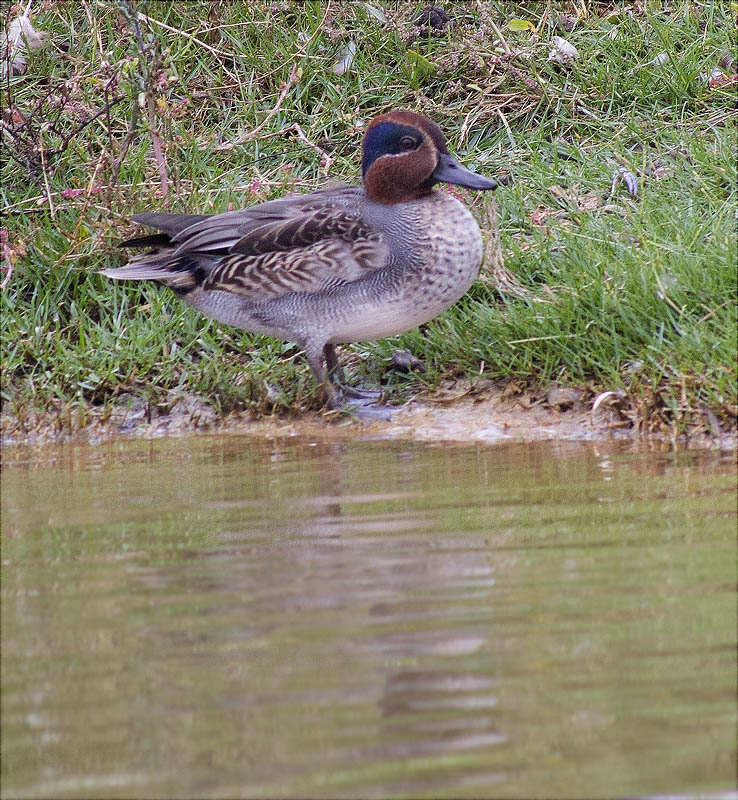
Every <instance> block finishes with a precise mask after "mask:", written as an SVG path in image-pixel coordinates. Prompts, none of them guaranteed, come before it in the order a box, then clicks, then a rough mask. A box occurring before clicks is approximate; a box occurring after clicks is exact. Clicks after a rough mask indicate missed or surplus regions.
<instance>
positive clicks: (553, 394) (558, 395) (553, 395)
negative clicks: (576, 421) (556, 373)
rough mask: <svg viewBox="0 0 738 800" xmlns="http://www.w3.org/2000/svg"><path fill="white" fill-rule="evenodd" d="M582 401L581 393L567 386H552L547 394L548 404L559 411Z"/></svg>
mask: <svg viewBox="0 0 738 800" xmlns="http://www.w3.org/2000/svg"><path fill="white" fill-rule="evenodd" d="M581 399H582V394H581V392H579V391H578V390H577V389H571V388H569V387H566V386H556V385H554V386H551V387H550V388H549V390H548V392H547V393H546V403H547V404H548V405H549V406H552V407H553V408H558V409H559V411H563V410H564V409H566V408H570V407H571V406H573V405H574V404H575V403H578V402H579V401H580V400H581Z"/></svg>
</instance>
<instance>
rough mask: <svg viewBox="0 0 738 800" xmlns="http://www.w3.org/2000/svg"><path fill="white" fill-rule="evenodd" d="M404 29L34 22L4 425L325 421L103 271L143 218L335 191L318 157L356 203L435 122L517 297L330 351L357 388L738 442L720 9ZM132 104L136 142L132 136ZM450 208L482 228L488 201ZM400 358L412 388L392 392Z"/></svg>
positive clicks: (725, 65) (265, 364) (290, 388)
mask: <svg viewBox="0 0 738 800" xmlns="http://www.w3.org/2000/svg"><path fill="white" fill-rule="evenodd" d="M119 5H121V4H119ZM121 7H123V8H124V10H125V3H122V5H121ZM421 7H422V4H421V3H393V2H392V3H390V2H379V0H374V1H373V2H371V3H352V4H349V3H333V4H330V5H326V4H318V3H305V4H302V3H301V4H296V3H294V4H293V3H284V2H283V3H262V4H257V3H254V2H249V3H243V4H241V3H223V2H210V3H197V4H193V3H184V2H157V3H148V4H146V3H139V6H138V10H139V11H141V12H143V13H145V14H146V15H148V16H149V17H150V19H151V20H156V23H155V22H149V23H148V24H146V23H141V30H142V33H143V46H144V47H145V48H146V51H145V53H144V56H142V55H141V52H140V48H139V45H138V44H137V41H136V38H135V36H134V34H133V32H132V30H131V27H130V25H129V24H128V23H127V22H126V19H125V17H124V15H122V14H121V13H120V12H119V9H118V6H117V5H114V4H111V3H104V2H92V1H90V2H87V3H79V4H78V3H63V2H54V0H45V2H43V3H42V4H40V6H39V7H38V10H37V14H36V16H35V17H34V24H35V25H36V27H37V28H38V29H40V30H43V31H45V32H47V34H48V39H47V41H48V44H47V46H46V47H45V48H43V49H42V50H40V51H38V52H36V53H32V54H30V56H29V59H28V62H29V64H28V71H27V72H26V74H25V75H21V76H14V77H11V78H9V79H3V86H2V94H3V103H2V105H3V109H4V116H3V122H4V123H5V126H6V127H5V133H4V135H3V139H2V146H3V159H2V182H1V187H0V195H1V196H2V203H3V206H4V222H3V225H4V227H5V231H4V240H5V241H4V244H3V248H4V256H5V258H6V261H5V266H6V267H7V265H8V263H11V262H12V263H13V264H14V271H13V274H12V275H11V276H10V278H9V280H8V281H7V285H6V286H5V288H4V289H3V290H2V293H1V296H0V304H1V306H0V312H1V314H2V356H3V376H2V387H1V391H2V399H3V405H4V410H5V411H6V412H7V414H8V415H9V416H10V418H12V419H13V420H14V422H13V424H14V425H20V426H21V428H22V427H23V426H24V425H26V426H27V424H26V422H24V421H25V420H27V419H28V418H29V415H32V414H33V413H37V412H44V411H49V410H55V411H60V410H61V411H64V412H65V413H66V417H65V418H66V419H71V416H70V415H75V419H77V420H79V419H81V420H85V419H87V418H88V417H89V416H90V415H92V416H94V415H96V414H98V415H99V414H102V415H105V414H106V413H107V412H108V411H109V409H110V408H111V407H112V406H113V405H114V404H115V403H116V402H119V399H120V396H121V395H123V396H124V397H130V396H133V397H134V398H143V399H145V400H146V402H148V403H150V404H152V403H153V404H155V405H157V406H159V407H160V408H162V409H164V410H166V409H168V408H170V407H171V406H172V405H173V404H174V403H176V401H177V400H178V399H179V398H180V397H182V396H185V395H191V394H194V395H197V396H200V397H203V398H206V399H207V400H208V401H209V402H210V403H212V404H213V406H214V407H215V409H216V411H217V412H218V413H227V412H229V411H231V410H239V409H251V410H252V411H253V413H257V414H261V413H271V412H274V411H276V412H280V413H284V412H299V411H302V410H305V409H309V408H313V409H315V408H319V407H320V395H319V393H318V392H317V390H316V387H315V386H314V383H313V378H312V376H311V374H310V372H309V369H308V367H307V364H306V363H305V361H304V360H303V359H302V358H301V354H300V353H299V351H298V350H297V348H296V347H295V346H294V345H293V344H291V343H284V342H279V341H275V340H272V339H267V338H265V337H259V336H255V335H252V334H249V333H246V332H243V331H239V330H235V329H232V328H228V327H227V326H221V325H218V324H216V323H214V322H211V321H209V320H207V319H205V318H203V317H202V316H200V315H199V314H198V313H197V312H195V311H192V310H191V309H188V308H186V307H185V306H184V305H183V304H182V303H181V302H180V301H179V300H178V299H177V298H176V297H175V296H174V295H173V294H171V293H169V292H168V291H166V290H164V289H161V288H159V287H156V286H153V285H145V286H140V285H120V284H115V283H113V282H110V281H108V280H107V279H105V278H102V277H101V276H99V275H98V274H97V270H99V269H101V268H103V267H108V266H115V265H119V264H121V263H123V261H124V258H123V257H122V256H121V254H120V253H119V251H118V250H117V249H116V246H115V245H116V243H117V242H118V241H120V239H121V238H123V237H125V236H126V235H127V234H129V233H130V232H132V231H133V230H134V226H132V225H131V224H130V223H129V221H128V218H129V216H130V215H131V214H134V213H136V212H137V211H140V210H143V209H151V210H157V209H166V208H169V209H170V210H172V211H181V212H185V211H188V212H201V211H208V210H211V211H213V212H218V211H223V210H227V209H228V208H229V207H231V206H233V207H239V206H241V205H248V204H251V203H256V202H262V201H264V200H268V199H271V198H273V197H279V196H281V195H283V194H285V193H286V192H290V191H298V192H305V191H311V190H314V189H316V188H319V187H320V186H321V185H322V184H323V183H324V182H325V180H326V170H325V168H324V166H325V163H326V161H325V159H323V158H321V152H322V153H324V154H325V155H326V156H327V157H329V158H330V159H331V164H330V170H329V171H330V178H331V179H337V180H348V181H351V182H355V181H356V180H357V176H358V152H359V147H360V141H361V130H362V127H363V125H364V124H365V123H366V121H367V120H369V119H371V117H372V116H374V115H375V114H377V113H381V112H384V111H386V110H388V109H391V108H393V107H403V108H411V109H414V110H418V111H421V112H423V113H426V114H427V115H428V116H430V117H431V118H433V119H434V120H435V121H436V122H438V124H439V125H440V126H441V127H442V129H443V130H444V131H445V132H446V134H447V136H448V139H449V145H450V149H451V150H452V151H453V152H455V153H457V154H458V155H459V156H460V157H461V160H462V161H464V162H465V163H466V164H467V165H468V166H470V167H471V168H472V169H478V170H480V171H481V172H483V173H485V174H490V175H495V176H497V177H502V178H506V179H507V180H508V181H509V182H508V183H507V185H505V186H503V187H501V188H500V189H499V190H498V192H497V201H498V203H499V218H500V239H501V245H502V250H503V253H504V256H505V266H506V267H507V269H508V270H509V271H510V272H511V273H513V275H514V276H516V278H517V280H518V282H519V283H520V284H521V285H522V286H523V287H524V289H525V290H527V291H526V292H525V293H523V294H520V295H517V294H509V293H506V292H503V291H498V289H497V288H496V287H495V285H494V282H492V283H490V282H481V281H480V282H479V283H478V284H476V285H475V286H474V287H473V288H472V290H471V292H470V293H469V294H468V295H467V296H466V297H465V298H464V299H463V300H462V301H461V302H460V303H458V304H457V305H456V306H454V307H453V308H452V309H450V310H449V311H447V312H446V313H445V314H443V315H442V316H441V317H439V318H438V319H436V320H434V321H433V322H431V323H429V324H428V325H425V326H423V328H422V330H417V331H411V332H409V333H407V334H405V335H403V336H400V337H395V338H394V339H391V340H385V341H381V342H376V343H360V344H357V345H353V346H351V347H347V348H344V360H347V361H348V363H349V364H350V365H351V369H352V370H353V371H354V372H359V373H361V374H362V375H364V376H366V377H368V378H369V379H372V380H374V381H378V380H379V379H380V378H382V380H383V381H384V383H385V385H386V387H387V393H388V394H389V397H390V400H391V401H399V400H401V399H403V398H404V397H406V396H408V395H409V394H412V393H413V392H416V391H417V390H418V388H421V387H425V388H427V389H433V388H434V387H436V386H437V385H438V384H439V382H440V381H442V380H444V379H448V378H454V377H458V376H460V375H472V374H473V375H482V376H484V377H487V378H490V379H492V380H494V381H501V382H503V383H508V384H509V383H510V382H511V381H514V382H518V383H519V384H520V385H521V386H525V387H528V389H530V390H531V391H534V392H535V391H545V388H546V387H547V386H548V385H549V384H550V383H551V382H553V381H555V382H558V383H561V384H565V385H573V386H577V387H584V388H585V390H586V391H587V392H588V393H589V395H594V394H595V393H597V392H599V391H602V390H622V392H621V397H622V398H624V399H623V405H622V413H623V414H624V415H625V416H626V417H627V418H629V419H630V420H631V421H632V422H633V423H634V424H638V425H639V426H641V427H642V428H646V429H655V428H664V427H666V428H668V429H669V430H671V431H672V433H673V432H674V431H677V432H689V431H690V430H695V429H697V428H700V427H709V428H710V429H712V430H713V431H715V429H716V426H717V427H720V428H721V429H723V430H725V429H735V425H736V413H737V411H738V398H737V396H736V339H737V336H738V332H737V331H736V300H737V299H738V298H737V297H736V295H737V294H738V292H737V289H736V110H735V108H736V107H735V101H736V83H735V82H732V83H731V82H730V81H725V80H724V79H721V78H720V77H719V76H717V77H714V78H713V80H712V81H710V80H709V79H706V77H705V76H709V75H710V73H711V71H712V70H714V69H716V68H719V69H722V70H723V72H725V73H726V74H727V75H730V74H734V73H735V71H736V67H735V61H733V62H732V65H731V64H730V63H729V60H730V58H732V57H733V56H734V54H735V49H736V9H735V4H730V3H693V2H689V3H688V2H675V3H667V4H662V3H644V4H640V5H639V6H637V7H629V8H630V10H627V9H625V8H624V7H623V6H619V5H613V6H611V7H609V6H607V5H605V4H590V5H589V7H588V8H587V4H583V3H577V4H574V3H572V4H566V5H561V6H558V7H557V8H558V10H556V11H552V9H551V4H546V3H540V4H535V3H502V2H500V3H493V2H489V3H476V4H471V3H470V4H456V5H451V4H449V6H448V8H447V10H448V12H449V15H450V16H451V17H452V25H451V26H450V27H449V28H448V29H447V30H445V31H440V32H437V33H436V35H431V33H430V32H429V29H428V28H427V27H426V28H423V27H422V26H414V25H413V19H414V18H415V16H416V15H417V13H418V11H419V9H420V8H421ZM584 10H586V11H587V13H586V14H585V13H584ZM577 14H578V16H577ZM562 15H564V16H567V15H568V17H569V18H568V19H564V18H563V17H562ZM382 17H383V18H384V20H385V21H382V19H381V18H382ZM514 18H517V19H525V20H528V21H530V22H531V23H532V24H533V26H535V28H536V30H535V32H534V33H531V32H530V31H529V30H522V31H515V30H513V29H512V28H511V27H510V26H509V25H508V23H509V21H510V20H511V19H514ZM573 22H575V25H574V29H573V30H571V31H567V30H565V28H568V27H571V23H573ZM164 26H167V27H164ZM172 29H173V30H172ZM554 35H558V36H563V37H565V38H566V39H567V40H568V41H569V42H571V43H572V44H573V45H575V46H576V48H577V49H578V52H579V58H578V59H577V60H576V61H575V62H574V63H573V64H572V65H570V66H568V67H561V66H558V65H556V64H554V63H552V62H551V61H549V60H548V54H549V51H550V50H551V38H552V37H553V36H554ZM349 41H350V42H353V43H355V44H356V45H357V51H356V55H355V58H354V61H353V63H352V64H351V66H350V68H349V69H348V71H347V72H346V73H345V74H344V75H341V76H339V75H336V74H334V72H333V71H332V65H333V64H334V63H335V62H336V61H337V60H339V59H340V58H341V54H342V52H343V50H344V48H345V46H346V44H347V43H348V42H349ZM660 54H665V55H660ZM731 54H733V56H731ZM720 64H722V66H719V65H720ZM294 67H298V68H299V72H298V73H296V74H295V76H294V85H292V86H291V87H290V88H289V91H287V93H286V94H285V96H284V99H283V101H282V102H281V105H280V106H279V108H278V109H277V110H276V112H275V113H273V114H272V115H271V116H270V112H272V111H273V110H274V109H275V107H276V106H277V105H278V100H279V96H280V92H281V90H282V88H283V87H284V86H285V84H286V83H287V82H288V80H289V77H290V74H291V72H292V70H293V68H294ZM147 99H148V100H150V101H151V102H152V103H153V106H152V108H154V109H155V115H154V116H153V117H152V118H149V116H148V115H147V113H146V111H145V110H144V109H142V110H141V112H140V114H138V113H137V112H134V110H133V109H134V107H135V106H136V104H137V103H138V102H139V100H142V101H145V100H147ZM115 100H117V102H112V101H115ZM98 112H102V113H100V115H99V116H97V117H95V115H96V114H98ZM132 119H133V122H134V123H135V127H134V125H133V124H132V122H131V120H132ZM151 119H153V120H154V126H155V127H156V129H157V132H158V134H159V135H160V137H161V141H162V148H163V162H164V165H165V167H166V171H167V176H168V179H169V181H170V183H171V186H170V194H169V196H168V197H164V196H163V193H162V185H161V177H160V170H159V169H158V166H157V164H156V162H155V159H154V158H152V135H151V129H150V127H151ZM294 123H297V124H298V125H299V126H300V128H301V130H302V131H303V132H304V134H305V137H306V139H307V142H305V141H303V140H301V139H300V138H299V137H298V136H296V135H295V131H294V129H292V128H290V126H292V125H293V124H294ZM260 125H261V127H260V128H259V129H258V131H257V133H256V135H255V136H253V137H252V138H250V139H248V140H247V141H246V142H245V143H244V144H242V145H240V146H238V147H234V148H233V149H230V150H227V151H225V152H218V151H215V149H214V147H215V145H217V144H218V143H219V142H229V141H232V140H234V139H236V138H237V137H239V136H241V135H243V134H244V133H246V132H251V131H253V130H254V129H256V128H257V126H260ZM285 129H287V130H285ZM129 134H130V135H129ZM127 140H128V142H127ZM127 143H128V146H127V147H126V144H127ZM55 151H56V152H55ZM619 167H624V168H626V169H627V170H628V171H629V172H630V173H632V174H633V175H634V176H635V177H636V178H637V179H638V184H639V192H638V195H637V196H632V195H630V194H629V193H628V191H627V188H626V186H625V185H624V183H620V184H618V185H617V186H616V187H615V190H614V192H613V193H612V195H611V183H612V179H613V174H614V173H615V171H616V170H617V169H618V168H619ZM116 173H117V174H116ZM465 200H466V202H467V203H469V205H470V206H471V207H472V210H473V211H474V212H475V213H476V214H477V215H478V218H479V220H480V223H481V224H482V226H483V229H484V220H485V219H486V218H487V216H486V211H487V208H486V206H485V204H486V203H488V202H489V200H487V199H486V198H485V197H482V196H480V195H473V194H471V193H469V194H467V195H465ZM483 232H485V233H488V231H484V230H483ZM4 274H5V273H4ZM398 346H399V347H404V348H406V349H408V350H410V351H412V352H413V353H414V354H415V355H416V356H418V357H419V358H421V359H422V360H423V361H424V363H425V367H426V372H425V373H423V374H422V375H418V374H413V375H410V376H402V375H399V374H396V373H393V372H385V370H386V368H387V366H388V364H389V362H390V359H391V355H392V352H393V351H394V349H395V348H397V347H398ZM347 355H348V358H346V356H347ZM70 424H71V423H70Z"/></svg>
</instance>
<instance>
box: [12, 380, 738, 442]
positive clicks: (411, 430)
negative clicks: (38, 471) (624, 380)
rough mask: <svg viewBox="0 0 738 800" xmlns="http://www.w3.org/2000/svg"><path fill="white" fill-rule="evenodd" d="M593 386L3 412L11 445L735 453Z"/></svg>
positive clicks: (460, 384) (719, 438)
mask: <svg viewBox="0 0 738 800" xmlns="http://www.w3.org/2000/svg"><path fill="white" fill-rule="evenodd" d="M585 395H586V393H585V392H582V391H579V390H573V389H569V388H563V387H557V386H551V387H549V388H548V390H547V391H545V392H544V393H539V394H538V395H536V394H529V393H527V392H525V391H520V392H516V391H511V390H510V384H508V385H507V386H504V387H502V386H492V387H490V386H484V388H483V390H480V388H479V385H478V384H474V383H472V382H464V381H457V382H455V383H454V384H453V385H449V386H447V387H444V388H441V389H439V390H438V391H436V392H433V393H425V394H422V395H419V396H417V397H416V398H414V399H413V400H411V401H410V402H408V403H406V404H405V405H402V406H394V407H392V416H391V419H390V420H389V421H384V420H382V421H371V422H367V421H365V420H359V419H356V418H354V417H351V416H348V415H346V414H341V413H338V412H334V411H322V412H307V413H304V414H300V415H295V414H289V415H287V414H282V415H280V414H277V413H275V414H273V415H271V416H261V417H256V415H255V414H253V413H252V412H250V411H242V412H234V413H230V414H227V415H225V416H219V415H218V414H217V413H216V411H215V409H214V408H213V406H212V405H211V404H210V403H209V402H207V401H205V400H203V399H201V398H198V397H195V396H187V397H183V398H181V399H180V400H179V401H178V402H176V403H175V404H174V406H173V407H172V408H171V409H169V410H167V411H166V413H162V412H161V411H160V410H159V409H157V408H156V407H153V406H150V405H148V404H147V403H146V402H145V401H144V400H142V399H141V398H134V397H122V398H119V401H118V403H117V404H116V405H114V406H112V407H108V408H106V409H95V408H91V409H90V408H88V409H85V410H80V409H75V410H72V411H59V410H46V411H40V412H31V413H28V414H26V415H25V416H24V417H23V419H20V418H18V417H17V416H15V415H13V414H12V413H8V412H6V411H4V412H3V414H2V415H0V431H1V432H2V441H3V445H6V446H7V445H24V444H47V443H49V444H51V443H58V442H66V441H80V442H90V443H96V442H103V441H108V440H110V439H116V438H130V437H135V438H151V437H160V436H187V435H191V434H193V433H208V434H219V433H249V434H254V435H257V436H307V437H315V438H324V437H330V438H334V439H335V438H338V439H352V438H372V439H375V438H376V439H414V440H417V441H429V442H430V441H432V442H482V443H488V444H489V443H495V442H501V441H543V440H604V439H613V438H617V439H632V440H634V441H653V442H659V443H661V444H663V445H666V446H671V447H678V448H684V447H700V448H705V447H708V448H712V449H736V447H737V446H738V437H737V436H736V431H735V430H732V431H727V432H726V431H723V430H720V428H719V427H718V428H717V429H715V425H714V424H713V426H712V427H711V426H710V424H709V422H705V423H701V424H696V425H694V426H692V428H691V429H690V430H688V432H687V433H686V434H685V433H683V432H679V431H676V430H674V429H668V428H666V427H665V426H664V427H662V429H660V430H659V429H657V430H646V428H645V426H643V425H639V424H638V422H637V421H635V422H634V420H633V418H632V417H629V416H628V413H627V409H625V408H624V407H623V403H622V397H621V396H619V395H618V394H617V393H615V392H604V393H602V394H600V395H597V396H595V395H591V396H590V397H586V399H585Z"/></svg>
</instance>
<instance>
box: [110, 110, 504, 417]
mask: <svg viewBox="0 0 738 800" xmlns="http://www.w3.org/2000/svg"><path fill="white" fill-rule="evenodd" d="M361 171H362V184H361V185H360V186H353V185H341V186H338V187H335V188H327V189H323V190H319V191H315V192H312V193H309V194H304V195H297V196H291V197H285V198H279V199H275V200H270V201H268V202H265V203H261V204H259V205H254V206H250V207H248V208H244V209H241V210H235V211H228V212H226V213H221V214H208V215H203V214H170V213H142V214H137V215H135V216H133V217H132V219H133V221H134V222H136V223H139V224H141V225H144V226H146V227H148V228H151V229H154V230H155V231H157V233H147V234H145V235H142V236H137V237H135V238H133V239H128V240H126V241H123V242H121V243H120V246H121V247H123V248H148V250H147V252H145V253H142V254H138V255H136V256H134V257H133V258H131V259H130V260H129V261H128V263H127V264H126V265H124V266H122V267H119V268H115V269H104V270H101V272H102V274H103V275H105V276H107V277H108V278H111V279H114V280H132V281H155V282H157V283H159V284H163V285H164V286H166V287H168V288H169V289H171V290H172V291H173V292H174V293H175V294H177V295H179V297H180V298H181V299H182V300H183V301H184V302H185V303H187V304H188V305H191V306H193V307H194V308H196V309H198V310H199V311H200V312H202V313H203V314H205V315H206V316H208V317H210V318H212V319H214V320H217V321H219V322H221V323H225V324H226V325H232V326H235V327H236V328H242V329H244V330H247V331H251V332H253V333H257V334H265V335H267V336H272V337H276V338H279V339H283V340H286V341H290V342H296V343H297V344H298V345H299V346H300V347H301V348H302V349H303V351H304V353H305V356H306V358H307V361H308V363H309V365H310V367H311V369H312V372H313V373H314V375H315V378H316V380H317V382H318V384H319V385H320V386H322V387H323V390H324V395H325V400H326V401H327V405H328V406H329V407H330V408H332V409H347V410H350V411H352V412H353V413H356V414H357V416H367V417H372V416H374V415H377V416H382V413H383V412H382V411H381V406H379V405H378V403H377V400H378V398H379V393H378V392H367V391H363V390H360V389H355V388H353V387H348V386H347V385H346V384H345V382H344V379H343V375H342V371H341V369H340V366H339V361H338V357H337V354H336V345H339V344H346V343H350V342H360V341H369V340H376V339H383V338H386V337H389V336H395V335H396V334H399V333H403V332H405V331H408V330H411V329H412V328H416V327H418V326H420V325H422V324H423V323H425V322H428V321H429V320H431V319H433V318H434V317H436V316H438V315H439V314H441V313H442V312H443V311H445V310H446V309H447V308H449V307H450V306H451V305H453V304H454V303H455V302H456V301H457V300H459V299H460V298H461V297H462V296H463V295H464V294H466V292H467V290H468V289H469V287H470V286H471V285H472V283H473V282H474V281H475V280H476V278H477V276H478V274H479V268H480V265H481V262H482V237H481V233H480V230H479V226H478V225H477V223H476V221H475V219H474V217H473V216H472V214H471V212H470V211H469V210H468V208H467V207H466V206H465V205H464V204H463V203H462V202H460V201H459V200H457V199H456V197H454V196H453V195H452V194H451V193H450V192H446V191H439V190H438V189H436V188H434V187H435V186H436V185H437V184H439V183H446V184H456V185H458V186H462V187H466V188H468V189H473V190H478V191H486V190H494V189H495V188H496V187H497V182H496V181H495V180H494V179H493V178H488V177H485V176H483V175H480V174H478V173H476V172H473V171H471V170H469V169H467V168H466V167H463V166H462V165H461V164H460V163H458V161H457V160H456V159H454V158H453V157H452V156H451V154H450V153H449V151H448V147H447V145H446V139H445V137H444V135H443V133H442V132H441V129H440V128H439V127H438V126H437V125H436V124H435V123H434V122H432V121H431V120H429V119H428V118H427V117H425V116H423V115H421V114H419V113H416V112H413V111H405V110H394V111H390V112H388V113H385V114H381V115H380V116H377V117H375V118H374V119H373V120H372V121H371V122H370V124H369V125H368V126H367V128H366V130H365V132H364V136H363V140H362V154H361ZM152 248H153V249H152ZM386 416H387V415H386V414H385V418H386Z"/></svg>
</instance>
